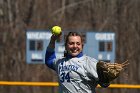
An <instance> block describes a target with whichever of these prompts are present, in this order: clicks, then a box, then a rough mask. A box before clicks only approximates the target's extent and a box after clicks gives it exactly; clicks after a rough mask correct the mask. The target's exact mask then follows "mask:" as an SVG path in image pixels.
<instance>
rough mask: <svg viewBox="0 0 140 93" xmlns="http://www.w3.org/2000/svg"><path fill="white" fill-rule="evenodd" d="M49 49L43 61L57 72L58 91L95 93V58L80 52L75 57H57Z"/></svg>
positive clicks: (96, 75)
mask: <svg viewBox="0 0 140 93" xmlns="http://www.w3.org/2000/svg"><path fill="white" fill-rule="evenodd" d="M49 50H50V49H47V51H46V58H45V63H46V65H47V66H48V67H50V68H52V69H53V70H55V71H56V73H57V74H58V80H59V93H95V88H96V86H97V84H98V83H99V78H98V74H97V69H96V64H97V62H98V61H97V60H96V59H94V58H91V57H89V56H86V55H83V54H82V53H80V54H79V55H78V56H77V57H71V56H67V57H64V58H61V59H57V58H56V57H55V52H54V51H49ZM100 84H101V83H100ZM101 85H104V86H105V87H106V86H108V84H101Z"/></svg>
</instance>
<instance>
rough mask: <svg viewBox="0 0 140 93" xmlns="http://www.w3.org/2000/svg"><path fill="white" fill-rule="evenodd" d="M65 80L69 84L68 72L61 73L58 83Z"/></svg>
mask: <svg viewBox="0 0 140 93" xmlns="http://www.w3.org/2000/svg"><path fill="white" fill-rule="evenodd" d="M65 80H66V81H67V82H70V76H69V72H68V73H65V72H63V73H61V75H60V81H61V82H64V81H65Z"/></svg>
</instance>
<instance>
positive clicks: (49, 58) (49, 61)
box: [45, 35, 58, 70]
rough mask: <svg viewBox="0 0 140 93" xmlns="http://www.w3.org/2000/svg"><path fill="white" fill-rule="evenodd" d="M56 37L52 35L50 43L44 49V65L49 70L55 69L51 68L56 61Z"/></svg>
mask: <svg viewBox="0 0 140 93" xmlns="http://www.w3.org/2000/svg"><path fill="white" fill-rule="evenodd" d="M57 38H58V37H57V36H55V35H52V36H51V40H50V43H49V45H48V47H47V49H46V54H45V64H46V65H47V66H48V67H49V68H51V69H53V70H54V69H55V68H54V67H53V62H54V60H55V59H56V56H55V41H56V39H57Z"/></svg>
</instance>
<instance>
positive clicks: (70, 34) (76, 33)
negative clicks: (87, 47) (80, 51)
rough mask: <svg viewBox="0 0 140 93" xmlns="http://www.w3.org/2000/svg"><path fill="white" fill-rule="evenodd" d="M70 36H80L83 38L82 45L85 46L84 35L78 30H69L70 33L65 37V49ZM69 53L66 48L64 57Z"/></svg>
mask: <svg viewBox="0 0 140 93" xmlns="http://www.w3.org/2000/svg"><path fill="white" fill-rule="evenodd" d="M70 36H79V37H80V38H81V42H82V47H83V46H84V40H83V37H82V35H81V34H80V33H78V32H69V33H68V35H67V36H66V38H65V49H66V46H67V43H68V40H69V37H70ZM67 54H68V52H67V51H66V50H65V51H64V57H66V56H67Z"/></svg>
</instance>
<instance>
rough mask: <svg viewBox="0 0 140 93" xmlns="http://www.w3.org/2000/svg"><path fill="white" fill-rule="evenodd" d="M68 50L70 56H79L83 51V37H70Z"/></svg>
mask: <svg viewBox="0 0 140 93" xmlns="http://www.w3.org/2000/svg"><path fill="white" fill-rule="evenodd" d="M66 49H67V51H68V53H69V54H70V55H72V56H77V55H78V54H79V53H80V52H81V51H82V49H83V47H82V41H81V37H80V36H69V37H68V42H67V45H66Z"/></svg>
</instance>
